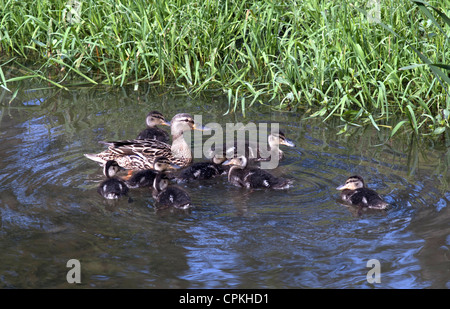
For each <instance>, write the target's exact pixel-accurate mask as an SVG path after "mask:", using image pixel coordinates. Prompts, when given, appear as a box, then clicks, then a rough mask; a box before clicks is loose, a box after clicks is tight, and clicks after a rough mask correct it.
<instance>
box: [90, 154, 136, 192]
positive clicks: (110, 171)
mask: <svg viewBox="0 0 450 309" xmlns="http://www.w3.org/2000/svg"><path fill="white" fill-rule="evenodd" d="M119 169H120V167H119V165H118V164H117V163H116V162H115V161H107V162H106V163H105V165H104V168H103V173H104V174H105V176H106V180H104V181H102V182H101V183H100V185H99V186H98V188H97V192H98V193H99V194H100V195H101V196H103V197H104V198H106V199H118V198H120V197H122V196H127V195H128V191H129V189H128V187H127V185H126V183H125V182H124V181H123V180H121V179H119V178H117V177H114V175H115V174H116V173H117V172H118V171H119Z"/></svg>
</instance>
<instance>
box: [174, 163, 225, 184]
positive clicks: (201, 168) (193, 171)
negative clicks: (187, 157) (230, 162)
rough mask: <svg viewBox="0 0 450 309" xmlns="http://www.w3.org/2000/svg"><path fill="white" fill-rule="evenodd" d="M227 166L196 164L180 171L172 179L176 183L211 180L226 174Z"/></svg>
mask: <svg viewBox="0 0 450 309" xmlns="http://www.w3.org/2000/svg"><path fill="white" fill-rule="evenodd" d="M227 170H228V166H224V165H222V164H217V163H215V162H210V161H207V162H196V163H193V164H191V165H189V166H188V167H187V168H185V169H184V170H182V171H181V172H180V173H179V174H178V175H176V176H175V177H174V178H175V180H176V181H177V182H179V183H180V182H188V181H192V180H206V179H211V178H214V177H217V176H220V175H223V174H225V173H226V172H227Z"/></svg>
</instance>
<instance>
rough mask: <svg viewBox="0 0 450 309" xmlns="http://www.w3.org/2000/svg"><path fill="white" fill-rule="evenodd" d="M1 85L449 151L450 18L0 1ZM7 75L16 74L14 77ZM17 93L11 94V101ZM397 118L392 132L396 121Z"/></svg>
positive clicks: (184, 4)
mask: <svg viewBox="0 0 450 309" xmlns="http://www.w3.org/2000/svg"><path fill="white" fill-rule="evenodd" d="M0 7H2V8H3V10H2V11H1V12H0V54H1V56H0V60H1V61H0V85H2V87H3V88H7V89H8V90H9V91H11V92H14V89H12V85H13V84H14V83H15V82H18V81H20V80H23V79H25V78H40V79H43V80H45V81H46V82H48V83H50V85H51V86H53V87H61V88H66V89H67V88H70V87H74V86H77V85H81V84H91V85H110V86H114V87H115V86H126V85H134V87H136V88H137V87H139V85H140V84H142V83H147V84H148V83H150V84H155V85H161V86H166V87H176V88H177V89H182V90H183V91H185V92H186V93H187V94H188V95H192V96H195V95H198V94H200V93H202V91H205V90H208V91H210V90H212V91H218V92H219V93H223V94H225V95H226V96H227V97H228V102H229V106H228V112H232V111H235V112H238V111H240V112H242V113H243V114H244V115H245V112H246V110H248V109H249V108H251V106H252V105H253V104H256V103H261V104H268V105H271V106H272V107H273V108H277V109H281V110H299V109H303V110H304V111H306V112H308V113H309V114H310V116H311V117H321V118H323V119H324V121H326V120H327V119H329V118H330V117H340V118H341V119H342V120H343V123H344V124H345V125H344V126H343V129H342V133H344V132H346V131H347V128H348V127H349V126H362V125H372V126H374V127H375V128H376V129H381V128H388V129H390V130H391V135H394V134H396V133H398V132H402V131H403V132H411V131H412V132H413V133H415V134H417V135H436V136H442V137H446V138H445V139H446V141H447V142H450V138H449V135H450V133H449V131H450V124H449V111H450V96H449V93H450V89H449V88H450V79H449V75H448V73H449V72H450V63H449V61H448V59H450V40H449V36H450V20H449V19H448V17H447V16H450V7H449V6H448V0H435V1H432V0H430V1H429V3H425V2H423V1H405V0H372V1H349V0H344V1H339V2H336V1H320V0H304V1H296V0H291V1H250V0H240V1H234V0H228V1H227V0H224V1H189V0H169V1H134V0H133V1H131V0H103V1H93V0H85V1H83V0H69V1H67V0H56V1H30V0H23V1H12V0H9V1H6V0H0ZM8 68H15V69H14V71H11V70H10V69H8ZM10 88H11V89H10ZM394 116H395V117H396V119H399V120H397V122H396V123H394V124H392V122H391V121H390V119H392V118H393V117H394Z"/></svg>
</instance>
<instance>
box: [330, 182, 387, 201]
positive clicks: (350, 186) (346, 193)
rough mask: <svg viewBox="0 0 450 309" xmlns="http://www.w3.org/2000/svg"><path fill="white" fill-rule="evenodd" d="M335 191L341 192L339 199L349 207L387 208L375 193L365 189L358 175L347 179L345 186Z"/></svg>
mask: <svg viewBox="0 0 450 309" xmlns="http://www.w3.org/2000/svg"><path fill="white" fill-rule="evenodd" d="M336 190H340V191H342V192H341V199H342V200H343V201H344V202H346V203H348V204H350V205H355V206H361V207H368V208H373V209H385V208H387V207H388V206H389V204H388V203H386V202H385V201H384V200H383V199H382V198H381V196H380V195H379V194H378V193H377V192H375V191H374V190H372V189H369V188H367V187H366V186H365V184H364V180H363V178H362V177H361V176H358V175H355V176H351V177H349V178H347V181H346V182H345V184H343V185H341V186H339V187H337V188H336Z"/></svg>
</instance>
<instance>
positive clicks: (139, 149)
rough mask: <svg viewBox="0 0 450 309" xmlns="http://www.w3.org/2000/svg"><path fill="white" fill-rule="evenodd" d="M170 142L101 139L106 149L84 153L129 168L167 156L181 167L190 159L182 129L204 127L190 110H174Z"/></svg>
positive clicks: (145, 166) (141, 167) (146, 165)
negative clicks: (175, 111)
mask: <svg viewBox="0 0 450 309" xmlns="http://www.w3.org/2000/svg"><path fill="white" fill-rule="evenodd" d="M170 123H171V134H172V145H169V144H166V143H164V142H161V141H157V140H139V139H134V140H124V141H116V142H101V143H103V144H105V145H108V149H107V150H105V151H103V152H101V153H98V154H85V156H86V157H87V158H88V159H91V160H94V161H96V162H99V163H100V164H102V165H103V164H105V163H106V162H107V161H109V160H113V161H116V162H117V164H119V166H121V167H123V168H125V169H131V170H145V169H153V164H154V161H155V158H157V157H166V158H167V159H168V160H169V161H170V162H171V163H172V164H175V165H177V166H180V167H184V166H187V165H189V164H190V163H191V162H192V153H191V147H190V145H188V144H187V143H186V141H185V140H184V137H183V132H184V131H189V130H192V129H194V130H206V129H207V128H205V127H203V126H200V125H198V124H196V123H195V122H194V119H193V118H192V116H191V115H189V114H177V115H175V116H174V117H173V118H172V121H171V122H170Z"/></svg>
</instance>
